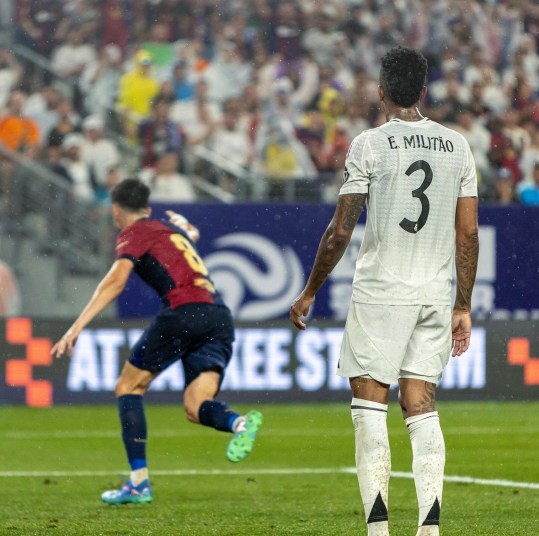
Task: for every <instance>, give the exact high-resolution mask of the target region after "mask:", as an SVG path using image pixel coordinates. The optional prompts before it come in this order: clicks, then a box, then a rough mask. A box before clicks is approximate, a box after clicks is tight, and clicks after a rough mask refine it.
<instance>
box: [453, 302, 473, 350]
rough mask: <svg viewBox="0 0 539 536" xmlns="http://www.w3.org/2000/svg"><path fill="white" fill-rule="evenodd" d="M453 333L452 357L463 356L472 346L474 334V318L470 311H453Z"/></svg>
mask: <svg viewBox="0 0 539 536" xmlns="http://www.w3.org/2000/svg"><path fill="white" fill-rule="evenodd" d="M451 331H452V332H453V341H452V348H453V351H452V353H451V355H452V356H453V357H455V356H459V355H462V354H463V353H464V352H465V351H466V350H468V348H469V346H470V336H471V334H472V316H471V314H470V312H469V311H453V316H452V318H451Z"/></svg>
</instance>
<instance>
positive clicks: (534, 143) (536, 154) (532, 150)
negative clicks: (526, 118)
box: [519, 123, 539, 183]
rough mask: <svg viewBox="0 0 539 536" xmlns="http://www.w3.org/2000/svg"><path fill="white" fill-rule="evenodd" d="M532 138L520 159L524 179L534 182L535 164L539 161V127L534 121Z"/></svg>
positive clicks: (531, 131) (531, 130) (531, 129)
mask: <svg viewBox="0 0 539 536" xmlns="http://www.w3.org/2000/svg"><path fill="white" fill-rule="evenodd" d="M530 140H531V141H530V144H529V145H528V146H526V147H524V150H523V151H522V154H521V155H520V160H519V165H520V169H521V171H522V177H523V180H524V181H526V182H527V183H530V182H533V174H534V169H535V164H536V163H537V162H539V128H538V127H537V126H536V125H535V124H533V123H532V124H531V128H530Z"/></svg>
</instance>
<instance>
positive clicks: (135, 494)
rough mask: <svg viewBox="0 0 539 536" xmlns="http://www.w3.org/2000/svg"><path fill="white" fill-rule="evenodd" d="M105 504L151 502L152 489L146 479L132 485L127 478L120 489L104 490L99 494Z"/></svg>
mask: <svg viewBox="0 0 539 536" xmlns="http://www.w3.org/2000/svg"><path fill="white" fill-rule="evenodd" d="M101 499H102V500H103V502H106V503H107V504H128V503H150V502H152V499H153V497H152V489H151V488H150V483H149V482H148V480H144V481H143V482H141V483H140V484H139V485H138V486H133V484H132V483H131V481H130V480H128V481H127V482H126V483H125V484H124V485H123V486H122V487H121V488H120V489H114V490H109V491H105V492H104V493H103V494H102V495H101Z"/></svg>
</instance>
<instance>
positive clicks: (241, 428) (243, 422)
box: [232, 415, 247, 434]
mask: <svg viewBox="0 0 539 536" xmlns="http://www.w3.org/2000/svg"><path fill="white" fill-rule="evenodd" d="M246 430H247V419H246V418H245V416H244V415H240V416H239V417H238V418H237V419H236V420H235V421H234V423H233V424H232V432H234V433H235V434H237V433H239V432H245V431H246Z"/></svg>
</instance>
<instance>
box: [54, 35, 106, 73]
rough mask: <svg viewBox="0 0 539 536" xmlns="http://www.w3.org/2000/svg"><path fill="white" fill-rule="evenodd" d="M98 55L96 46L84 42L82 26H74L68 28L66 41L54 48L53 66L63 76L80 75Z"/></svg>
mask: <svg viewBox="0 0 539 536" xmlns="http://www.w3.org/2000/svg"><path fill="white" fill-rule="evenodd" d="M96 56H97V53H96V50H95V47H94V46H93V45H92V44H90V43H87V42H84V34H83V31H82V28H81V27H80V26H74V27H72V28H70V29H69V30H68V32H67V37H66V40H65V42H64V43H62V44H61V45H59V46H58V47H56V48H55V49H54V52H53V55H52V68H53V70H54V72H55V73H56V74H57V75H58V76H60V77H62V78H64V77H79V76H80V75H81V74H82V73H83V71H84V69H85V68H86V67H87V66H88V65H89V64H91V63H93V62H94V61H95V59H96Z"/></svg>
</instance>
